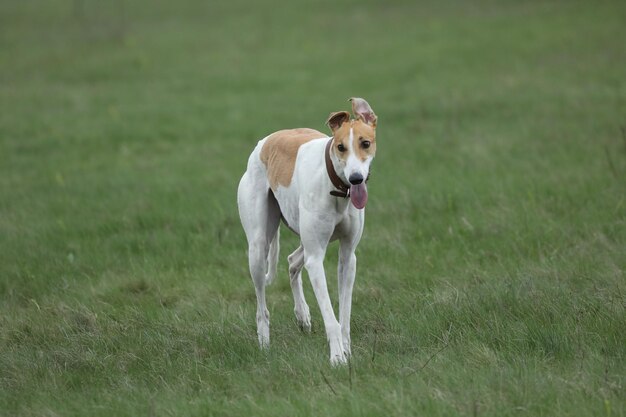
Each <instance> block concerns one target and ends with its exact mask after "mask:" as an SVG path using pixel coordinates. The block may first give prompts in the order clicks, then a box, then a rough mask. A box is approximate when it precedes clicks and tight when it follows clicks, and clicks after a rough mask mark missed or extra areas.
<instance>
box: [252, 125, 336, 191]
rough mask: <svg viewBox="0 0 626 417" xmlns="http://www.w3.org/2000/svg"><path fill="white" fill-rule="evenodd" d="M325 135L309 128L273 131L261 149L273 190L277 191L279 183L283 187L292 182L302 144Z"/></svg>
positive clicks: (262, 160) (262, 159)
mask: <svg viewBox="0 0 626 417" xmlns="http://www.w3.org/2000/svg"><path fill="white" fill-rule="evenodd" d="M325 137H326V135H325V134H323V133H321V132H318V131H317V130H314V129H307V128H299V129H287V130H279V131H278V132H275V133H272V134H271V135H270V136H269V137H268V138H267V139H266V140H265V143H264V144H263V148H262V149H261V162H263V164H265V167H266V168H267V179H268V180H269V182H270V186H271V187H272V190H274V191H276V188H277V187H278V185H279V184H280V185H282V186H283V187H288V186H289V184H291V177H293V171H294V168H295V166H296V156H297V155H298V149H300V146H302V145H304V144H305V143H307V142H309V141H310V140H313V139H319V138H325Z"/></svg>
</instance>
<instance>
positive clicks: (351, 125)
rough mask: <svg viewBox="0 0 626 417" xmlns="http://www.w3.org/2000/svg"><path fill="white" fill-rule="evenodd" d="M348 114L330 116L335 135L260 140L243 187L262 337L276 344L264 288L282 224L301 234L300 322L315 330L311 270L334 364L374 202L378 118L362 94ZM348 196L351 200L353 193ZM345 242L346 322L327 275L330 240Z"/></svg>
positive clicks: (296, 275) (296, 280) (346, 335)
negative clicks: (370, 191)
mask: <svg viewBox="0 0 626 417" xmlns="http://www.w3.org/2000/svg"><path fill="white" fill-rule="evenodd" d="M350 100H351V101H352V112H353V113H354V115H355V117H356V119H352V120H351V118H350V113H348V112H346V111H341V112H336V113H331V115H330V116H329V118H328V121H327V124H328V126H329V127H330V129H331V130H332V133H333V136H332V138H329V137H328V136H326V135H324V134H322V133H320V132H318V131H316V130H313V129H304V128H303V129H290V130H281V131H278V132H275V133H273V134H271V135H269V136H267V137H265V138H263V139H262V140H260V141H259V143H258V144H257V146H256V148H255V149H254V151H253V152H252V154H251V155H250V158H249V159H248V168H247V170H246V172H245V173H244V174H243V177H242V178H241V181H240V183H239V189H238V191H237V202H238V205H239V216H240V217H241V223H242V224H243V228H244V230H245V232H246V237H247V239H248V258H249V263H250V274H251V275H252V280H253V282H254V287H255V290H256V298H257V313H256V322H257V334H258V337H259V344H260V345H261V347H262V348H266V347H268V346H269V342H270V328H269V325H270V322H269V312H268V310H267V307H266V303H265V286H266V285H267V284H268V283H270V282H271V281H272V279H273V278H274V275H275V274H276V264H277V262H278V248H279V243H278V241H279V231H278V230H279V227H278V226H279V223H280V220H281V218H282V220H283V222H284V223H285V224H286V225H287V226H288V227H289V228H290V229H291V230H292V231H294V232H295V233H296V234H298V235H299V236H300V240H301V242H300V246H299V247H298V249H296V250H295V251H294V252H293V253H292V254H291V255H289V258H288V260H289V277H290V279H291V289H292V291H293V298H294V301H295V308H294V311H295V314H296V319H297V321H298V324H299V325H300V326H301V327H302V328H303V329H305V330H307V331H309V330H310V329H311V315H310V313H309V306H308V305H307V303H306V301H305V299H304V294H303V292H302V278H301V271H302V267H303V266H304V267H305V268H306V269H307V272H308V274H309V278H310V280H311V285H312V286H313V291H314V293H315V297H316V298H317V302H318V304H319V307H320V310H321V312H322V317H323V319H324V326H325V328H326V335H327V337H328V343H329V344H330V361H331V363H332V364H341V363H345V362H346V360H347V358H348V356H349V355H350V309H351V303H352V286H353V284H354V276H355V273H356V256H355V254H354V251H355V249H356V246H357V244H358V243H359V240H360V239H361V234H362V232H363V223H364V219H365V213H364V210H363V208H364V207H365V204H366V203H367V185H366V181H367V177H368V175H369V169H370V163H371V162H372V159H373V158H374V154H375V153H376V120H377V118H376V115H375V114H374V112H373V111H372V109H371V107H370V106H369V104H368V103H367V102H366V101H365V100H363V99H361V98H352V99H350ZM348 197H349V198H348ZM336 239H339V244H340V247H339V265H338V268H337V272H338V279H339V321H337V318H336V317H335V313H334V312H333V307H332V305H331V302H330V297H329V295H328V288H327V286H326V276H325V274H324V265H323V262H324V255H325V254H326V247H327V246H328V243H329V242H331V241H333V240H336Z"/></svg>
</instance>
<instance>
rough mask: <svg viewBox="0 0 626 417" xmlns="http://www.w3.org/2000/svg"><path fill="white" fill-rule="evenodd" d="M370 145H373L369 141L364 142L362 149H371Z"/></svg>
mask: <svg viewBox="0 0 626 417" xmlns="http://www.w3.org/2000/svg"><path fill="white" fill-rule="evenodd" d="M370 145H371V143H370V141H369V140H364V141H363V142H361V147H362V148H363V149H367V148H369V147H370Z"/></svg>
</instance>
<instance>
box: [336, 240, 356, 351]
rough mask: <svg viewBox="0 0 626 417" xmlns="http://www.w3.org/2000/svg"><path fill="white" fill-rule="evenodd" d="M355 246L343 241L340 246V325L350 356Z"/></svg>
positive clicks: (338, 277)
mask: <svg viewBox="0 0 626 417" xmlns="http://www.w3.org/2000/svg"><path fill="white" fill-rule="evenodd" d="M354 250H355V245H354V244H353V242H352V240H348V239H346V240H341V242H340V246H339V264H338V267H337V281H338V284H339V323H340V324H341V338H342V342H343V349H344V352H345V353H346V355H347V356H350V354H351V350H350V313H351V310H352V288H353V286H354V277H355V275H356V255H355V254H354Z"/></svg>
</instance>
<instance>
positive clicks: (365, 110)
mask: <svg viewBox="0 0 626 417" xmlns="http://www.w3.org/2000/svg"><path fill="white" fill-rule="evenodd" d="M349 101H351V102H352V113H354V115H355V116H356V118H357V119H359V120H361V121H362V122H363V123H366V124H368V125H370V126H372V127H376V121H377V120H378V117H376V113H374V110H372V108H371V107H370V105H369V104H368V103H367V101H365V100H363V99H362V98H359V97H352V98H351V99H350V100H349Z"/></svg>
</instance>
